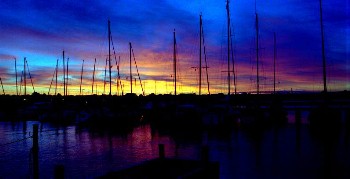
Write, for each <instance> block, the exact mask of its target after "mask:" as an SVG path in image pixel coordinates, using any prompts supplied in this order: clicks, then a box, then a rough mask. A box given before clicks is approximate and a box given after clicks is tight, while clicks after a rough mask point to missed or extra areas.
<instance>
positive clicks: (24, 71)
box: [23, 57, 27, 96]
mask: <svg viewBox="0 0 350 179" xmlns="http://www.w3.org/2000/svg"><path fill="white" fill-rule="evenodd" d="M26 61H27V60H26V57H24V60H23V80H24V96H25V95H27V79H26Z"/></svg>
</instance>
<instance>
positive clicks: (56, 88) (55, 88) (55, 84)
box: [55, 59, 58, 95]
mask: <svg viewBox="0 0 350 179" xmlns="http://www.w3.org/2000/svg"><path fill="white" fill-rule="evenodd" d="M55 70H56V72H55V73H56V84H55V95H57V71H58V59H57V61H56V69H55Z"/></svg>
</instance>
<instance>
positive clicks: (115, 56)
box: [111, 34, 120, 93]
mask: <svg viewBox="0 0 350 179" xmlns="http://www.w3.org/2000/svg"><path fill="white" fill-rule="evenodd" d="M111 41H112V49H113V55H114V60H115V65H116V66H117V93H118V90H119V83H118V82H119V80H120V73H119V63H120V56H119V62H118V61H117V54H116V52H115V48H114V42H113V36H112V34H111Z"/></svg>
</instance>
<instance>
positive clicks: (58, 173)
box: [54, 165, 64, 179]
mask: <svg viewBox="0 0 350 179" xmlns="http://www.w3.org/2000/svg"><path fill="white" fill-rule="evenodd" d="M54 178H55V179H63V178H64V166H63V165H56V166H55V176H54Z"/></svg>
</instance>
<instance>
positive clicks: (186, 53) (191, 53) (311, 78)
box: [0, 0, 350, 95]
mask: <svg viewBox="0 0 350 179" xmlns="http://www.w3.org/2000/svg"><path fill="white" fill-rule="evenodd" d="M256 11H257V13H258V16H259V29H260V30H259V42H260V43H259V58H260V59H261V61H260V63H259V68H260V71H259V73H260V74H261V76H260V83H261V85H260V90H261V91H271V90H273V49H274V46H273V33H274V32H276V36H277V63H276V68H277V71H276V74H277V82H278V84H277V90H279V91H290V90H291V89H293V91H322V90H323V81H322V51H321V30H320V9H319V1H318V0H285V1H279V0H269V1H261V0H257V1H256ZM349 12H350V2H349V1H347V0H336V1H333V0H323V20H324V35H325V52H326V53H325V55H326V59H327V78H328V89H329V91H343V90H350V13H349ZM201 13H202V16H203V29H204V40H205V46H206V51H207V63H208V67H209V68H208V76H209V84H210V93H212V94H213V93H227V72H223V71H226V70H227V16H226V1H225V0H201V1H200V0H194V1H188V0H187V1H184V0H176V1H175V0H159V1H154V0H104V1H91V0H87V1H71V0H59V1H58V0H56V1H52V0H47V1H39V0H21V1H15V0H2V1H1V3H0V77H1V79H2V82H3V85H4V90H5V93H6V94H15V93H16V85H15V84H16V83H15V68H14V67H15V60H14V59H15V58H16V59H17V71H18V81H20V76H21V71H23V59H24V57H26V58H27V61H28V65H29V69H30V73H31V76H32V79H33V83H34V87H35V90H36V92H39V93H46V94H47V93H48V92H49V87H50V83H51V80H52V77H53V74H54V71H55V67H56V60H57V59H59V72H58V87H59V88H58V92H59V93H61V94H62V93H63V90H62V86H63V77H62V75H63V70H62V51H63V50H64V51H65V54H66V57H67V58H69V86H68V88H69V92H68V93H69V94H72V95H74V94H78V93H79V85H80V73H81V65H82V60H85V64H84V74H83V94H91V90H92V89H91V84H92V73H93V65H94V59H95V58H96V59H97V67H96V83H97V87H98V93H97V94H102V93H103V91H104V90H103V88H104V87H103V86H104V85H103V80H104V68H105V59H106V58H107V57H108V27H107V21H108V19H110V21H111V33H112V38H113V44H114V46H113V47H114V49H115V54H116V56H115V55H114V51H113V49H112V57H111V58H112V59H113V61H112V64H113V67H112V80H113V82H112V85H113V87H112V94H116V93H117V87H116V77H117V67H116V65H115V64H116V63H115V58H117V59H118V58H119V56H120V58H121V62H120V76H121V79H122V84H123V85H124V93H128V92H130V83H129V82H128V81H127V80H128V78H129V42H131V43H132V46H133V51H134V54H135V59H136V62H137V66H138V70H139V73H140V78H141V80H142V85H144V87H145V93H146V94H150V93H157V94H160V93H161V94H164V93H174V88H173V82H172V81H173V65H172V63H173V31H174V29H175V30H176V41H177V55H178V70H177V73H178V74H177V77H178V82H177V83H178V93H198V79H199V77H198V71H196V70H195V69H194V68H191V67H198V66H199V15H200V14H201ZM230 13H231V26H232V28H233V31H234V36H233V38H232V39H233V43H234V60H235V65H236V70H237V71H236V74H237V91H238V92H255V91H256V76H255V75H256V55H255V54H256V48H255V39H256V36H255V0H231V1H230ZM204 63H205V62H204V59H203V64H204ZM203 66H205V65H203ZM132 71H133V78H137V83H136V85H135V86H134V87H133V88H134V90H133V92H135V93H137V94H140V93H141V87H140V85H139V84H140V82H139V80H138V77H137V73H136V68H135V65H134V62H133V67H132ZM27 76H28V75H27ZM202 79H203V81H202V84H203V88H202V93H203V94H207V93H208V89H207V82H206V74H205V70H204V69H203V77H202ZM18 83H19V82H18ZM27 85H28V93H32V92H33V90H32V87H31V85H30V80H28V81H27ZM53 88H54V84H53V86H52V88H51V91H50V94H53V92H54V89H53ZM231 89H232V90H231V91H233V89H234V86H233V83H232V86H231ZM106 93H108V90H107V86H106ZM119 93H121V92H119ZM0 94H2V90H1V93H0Z"/></svg>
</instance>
